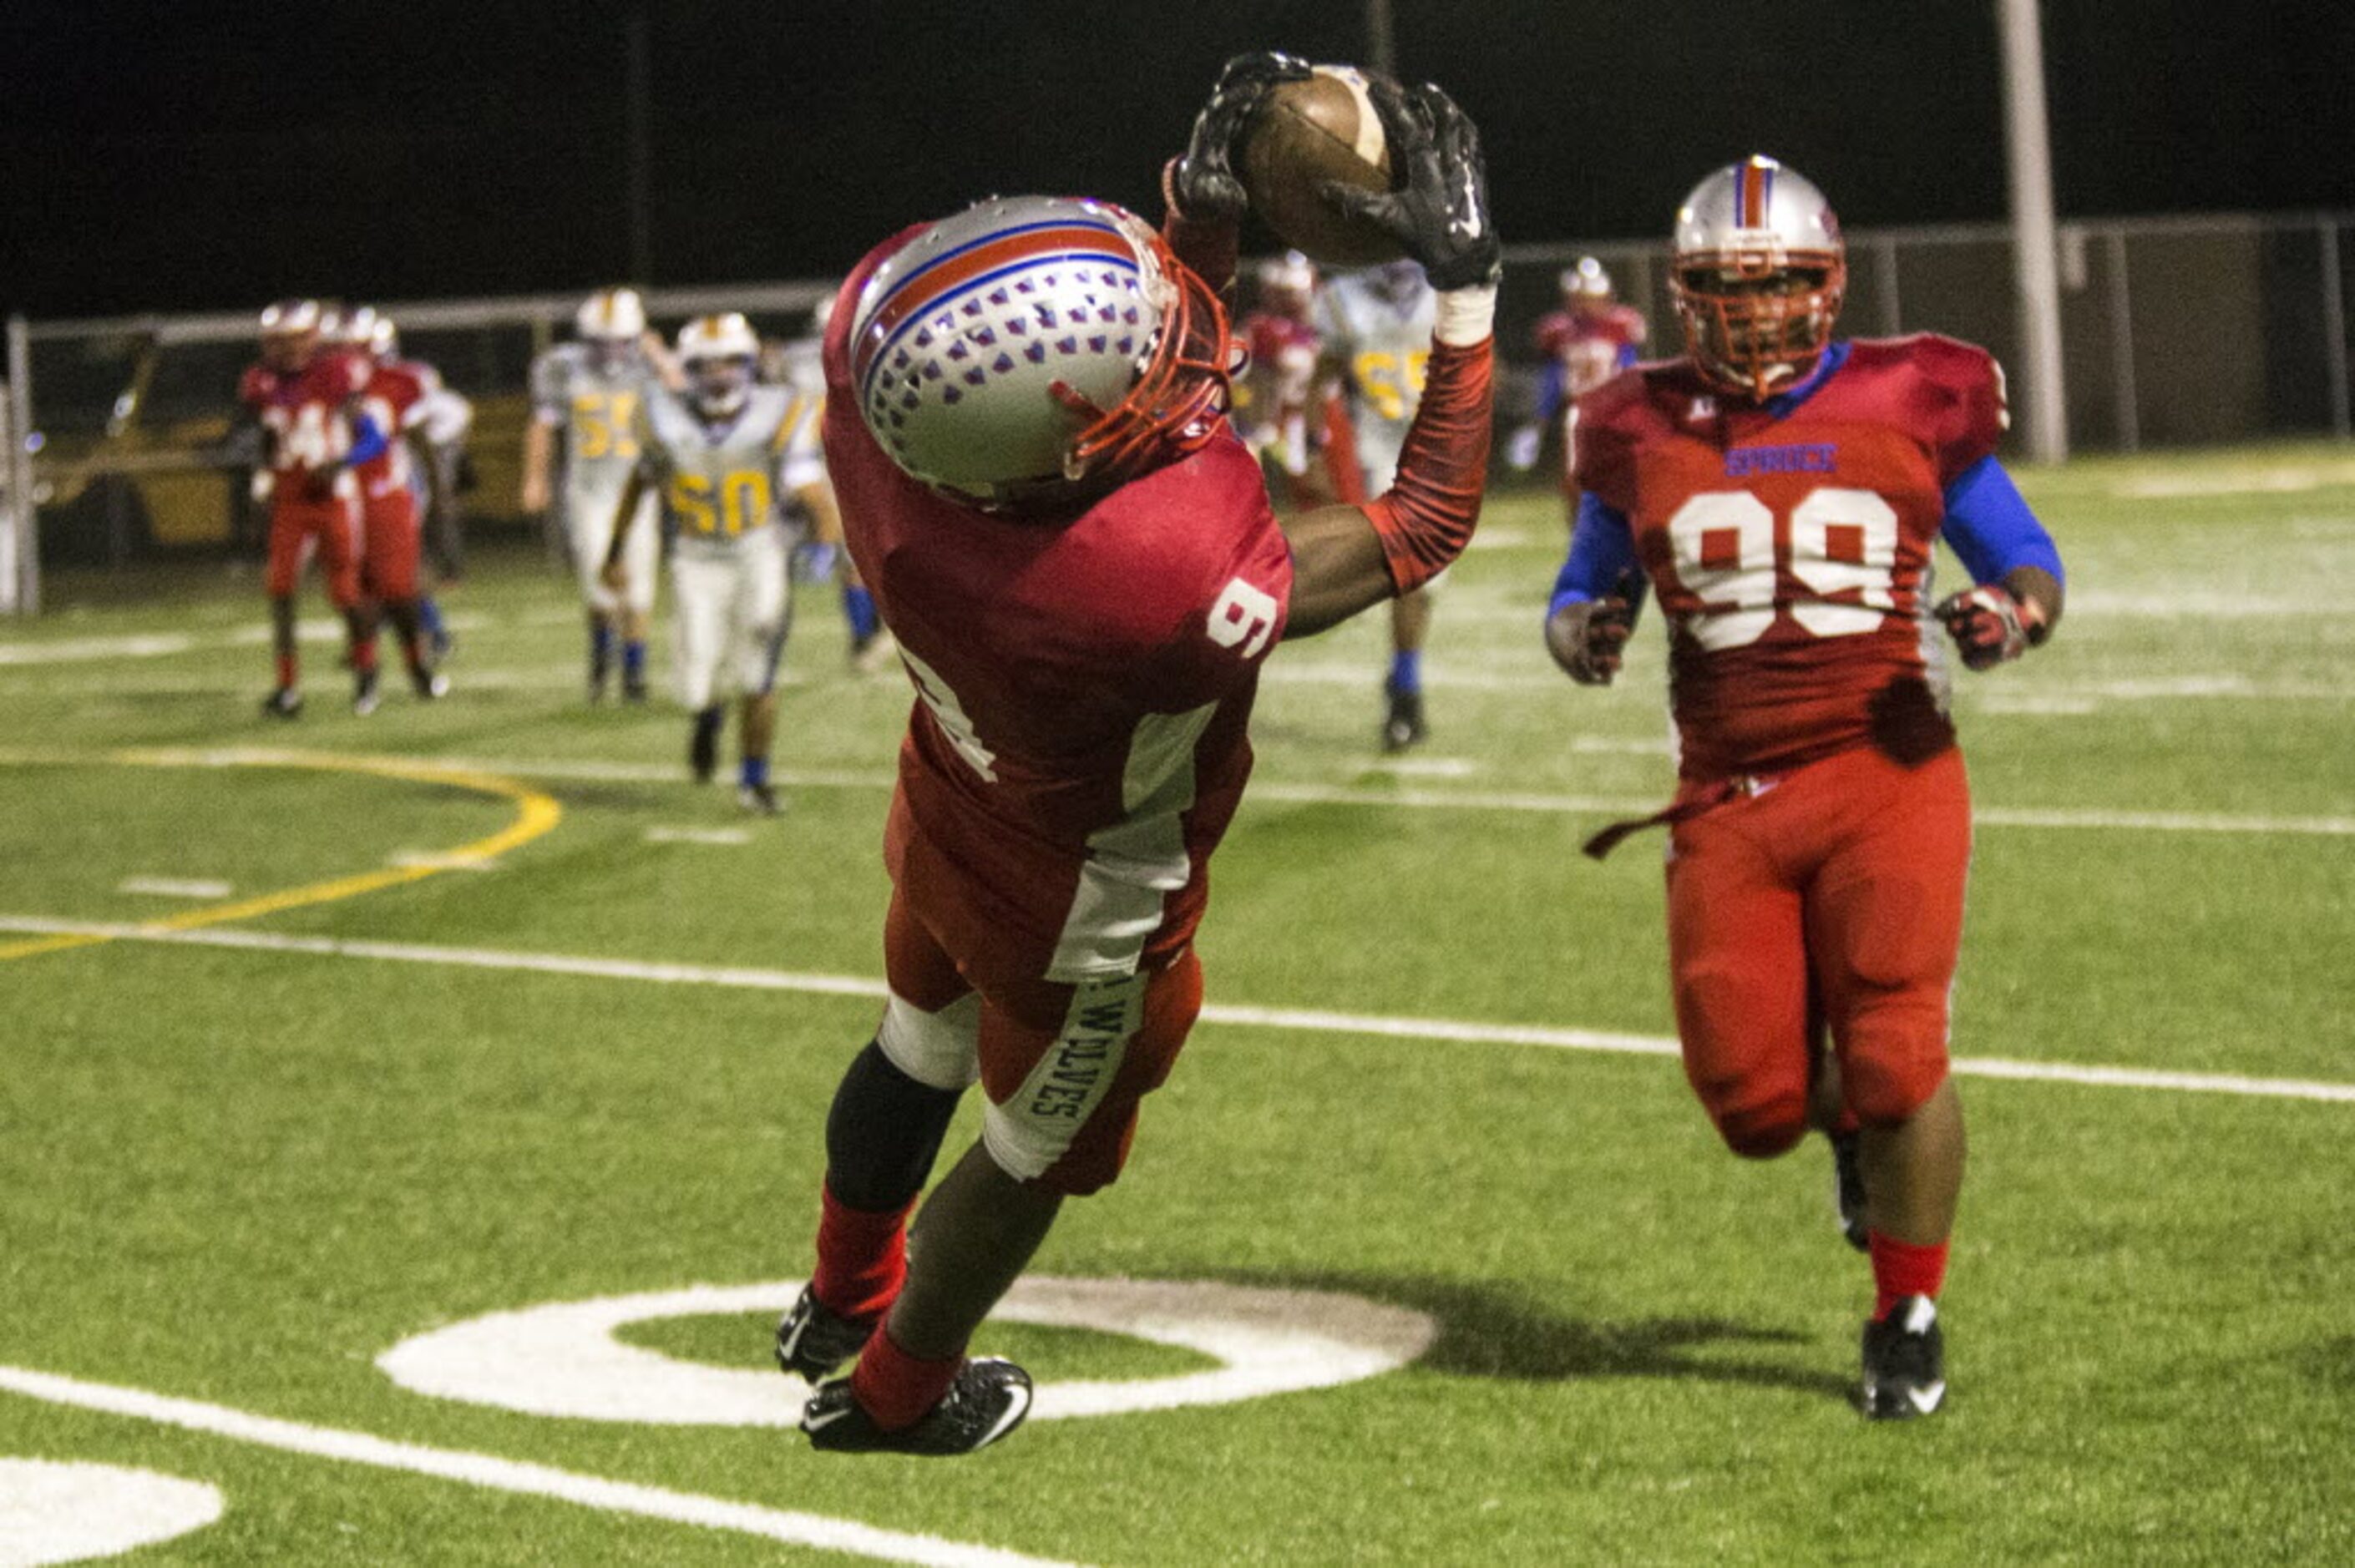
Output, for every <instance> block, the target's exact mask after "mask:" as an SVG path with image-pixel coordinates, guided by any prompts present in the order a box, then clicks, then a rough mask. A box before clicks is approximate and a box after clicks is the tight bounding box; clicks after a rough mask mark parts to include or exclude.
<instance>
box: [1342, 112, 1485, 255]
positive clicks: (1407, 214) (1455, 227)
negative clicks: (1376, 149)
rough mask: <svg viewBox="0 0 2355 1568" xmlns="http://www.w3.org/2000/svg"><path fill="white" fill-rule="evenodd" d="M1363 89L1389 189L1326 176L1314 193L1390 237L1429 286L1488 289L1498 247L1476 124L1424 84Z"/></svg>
mask: <svg viewBox="0 0 2355 1568" xmlns="http://www.w3.org/2000/svg"><path fill="white" fill-rule="evenodd" d="M1366 90H1367V95H1368V96H1369V97H1370V98H1371V99H1372V100H1373V101H1374V111H1375V112H1376V113H1378V114H1379V115H1380V116H1381V122H1382V134H1383V135H1384V136H1385V137H1386V138H1388V140H1389V142H1390V149H1391V182H1392V184H1393V185H1394V186H1395V187H1396V188H1394V189H1391V190H1387V191H1365V190H1359V189H1357V188H1355V187H1354V186H1350V185H1342V184H1340V183H1339V182H1338V181H1334V180H1327V181H1326V182H1325V183H1324V184H1323V185H1320V186H1318V187H1317V189H1318V194H1320V195H1322V196H1324V197H1325V198H1326V199H1327V201H1330V202H1332V203H1333V204H1334V205H1335V206H1337V207H1340V208H1341V209H1342V210H1343V211H1345V212H1350V213H1354V214H1356V215H1357V216H1358V217H1362V218H1364V219H1365V220H1366V221H1368V222H1369V223H1371V224H1372V225H1373V226H1374V227H1375V228H1379V229H1380V230H1381V231H1382V232H1383V233H1385V234H1387V235H1389V236H1390V237H1391V238H1393V239H1395V240H1397V241H1398V243H1399V248H1400V249H1402V250H1404V251H1405V252H1406V253H1407V254H1408V255H1409V256H1411V257H1412V258H1413V259H1414V260H1417V261H1419V262H1421V263H1422V264H1423V276H1424V277H1425V278H1427V279H1429V280H1430V281H1431V286H1432V287H1433V288H1434V289H1437V290H1440V291H1443V292H1444V291H1447V290H1450V289H1470V288H1476V287H1479V286H1481V285H1484V284H1486V285H1490V286H1493V285H1494V284H1495V283H1496V281H1497V279H1498V278H1500V277H1502V276H1503V275H1504V270H1505V269H1504V247H1503V246H1502V245H1501V244H1500V243H1499V242H1498V240H1497V226H1496V224H1495V223H1494V222H1492V221H1491V220H1490V219H1489V217H1488V164H1487V160H1486V159H1485V158H1483V157H1482V156H1481V154H1480V132H1479V130H1478V128H1477V127H1476V126H1475V125H1474V124H1473V123H1472V122H1471V120H1470V119H1469V118H1468V117H1467V116H1466V115H1465V112H1464V111H1462V110H1460V109H1458V108H1456V107H1455V100H1453V99H1451V98H1449V97H1448V96H1447V94H1445V93H1444V92H1442V91H1440V90H1439V89H1438V88H1436V87H1434V86H1433V85H1432V84H1431V83H1429V82H1425V83H1423V85H1422V86H1421V87H1416V88H1407V89H1401V88H1400V87H1399V86H1397V85H1396V84H1395V83H1393V82H1389V81H1384V80H1382V79H1380V78H1375V79H1371V80H1369V82H1368V83H1367V84H1366Z"/></svg>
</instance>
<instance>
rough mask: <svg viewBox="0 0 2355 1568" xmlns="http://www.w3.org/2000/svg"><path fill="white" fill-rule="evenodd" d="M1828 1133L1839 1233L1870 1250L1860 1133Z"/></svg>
mask: <svg viewBox="0 0 2355 1568" xmlns="http://www.w3.org/2000/svg"><path fill="white" fill-rule="evenodd" d="M1825 1136H1826V1137H1827V1138H1829V1139H1831V1144H1832V1208H1833V1210H1834V1212H1836V1213H1838V1215H1839V1228H1840V1234H1841V1235H1843V1236H1845V1237H1846V1238H1847V1239H1848V1245H1850V1246H1852V1247H1854V1248H1856V1250H1857V1251H1859V1252H1865V1251H1869V1250H1870V1247H1869V1245H1868V1244H1867V1242H1866V1239H1865V1223H1864V1166H1863V1164H1862V1163H1861V1162H1860V1161H1859V1160H1858V1158H1857V1150H1856V1139H1857V1135H1856V1134H1855V1133H1853V1132H1833V1133H1827V1134H1825Z"/></svg>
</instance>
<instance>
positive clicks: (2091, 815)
mask: <svg viewBox="0 0 2355 1568" xmlns="http://www.w3.org/2000/svg"><path fill="white" fill-rule="evenodd" d="M1614 744H1615V743H1614ZM1625 744H1626V745H1628V746H1630V747H1636V746H1639V745H1640V746H1642V747H1646V749H1648V748H1649V747H1650V745H1651V743H1649V742H1640V743H1639V742H1627V743H1625ZM251 754H252V753H251V750H250V748H245V747H221V748H219V749H218V751H216V752H214V753H212V754H211V755H213V756H215V757H217V758H218V759H219V760H220V761H221V762H222V763H223V764H224V765H227V764H229V763H231V762H234V761H236V760H238V759H240V758H244V757H247V756H250V755H251ZM21 758H33V759H34V760H37V761H41V762H45V763H58V762H69V761H75V760H79V759H78V758H75V757H72V756H70V755H68V754H63V753H59V752H51V751H40V752H33V751H27V750H23V749H17V748H9V747H0V766H5V765H6V764H8V763H10V762H12V761H16V760H19V759H21ZM418 760H421V761H431V762H432V763H433V764H434V765H435V766H437V767H444V768H461V769H465V770H469V771H473V772H478V773H496V774H500V775H503V776H506V777H509V778H524V779H591V780H596V781H600V782H605V783H632V784H677V785H679V786H680V787H681V788H685V787H686V784H687V780H686V779H684V778H683V777H681V770H680V768H678V767H677V765H676V764H674V763H667V762H615V761H607V760H601V759H598V758H577V759H566V758H461V757H434V758H419V759H418ZM88 761H89V763H90V765H91V766H92V767H102V766H105V765H106V763H107V758H106V757H105V756H104V754H102V753H92V754H91V756H90V757H89V758H88ZM771 778H772V780H773V782H774V783H775V784H777V785H778V787H780V788H781V789H890V788H891V784H892V775H891V773H890V771H889V770H888V769H884V768H785V769H780V770H779V771H777V772H775V773H773V774H772V775H771ZM1666 799H1667V789H1666V788H1665V785H1664V787H1663V789H1661V791H1660V792H1659V793H1658V794H1657V795H1653V794H1644V795H1557V794H1551V793H1549V792H1546V791H1544V790H1526V791H1517V790H1476V789H1414V788H1411V787H1409V788H1399V789H1387V788H1368V787H1365V786H1359V785H1348V784H1313V783H1285V782H1282V781H1280V780H1275V779H1267V778H1265V777H1264V776H1263V777H1262V778H1260V779H1255V780H1254V781H1253V782H1252V786H1251V789H1250V790H1249V791H1248V792H1247V793H1246V794H1245V796H1244V799H1243V810H1244V811H1245V813H1249V812H1250V811H1251V810H1252V804H1253V802H1259V803H1262V804H1264V803H1267V802H1271V801H1280V802H1283V803H1284V804H1288V805H1310V806H1383V807H1396V808H1399V809H1401V810H1439V811H1519V812H1530V813H1535V814H1538V815H1550V816H1600V817H1631V816H1646V815H1648V814H1649V813H1651V812H1653V811H1656V810H1658V809H1659V808H1660V806H1661V804H1662V803H1663V802H1664V801H1665V800H1666ZM1973 817H1974V820H1975V821H1977V824H1978V825H1979V826H1980V827H1983V828H2036V829H2052V830H2062V831H2069V832H2157V833H2248V834H2253V835H2257V836H2274V837H2287V838H2350V837H2355V816H2336V815H2320V816H2278V817H2277V816H2254V815H2244V814H2242V813H2239V812H2232V811H2110V810H2080V809H2073V808H2065V807H2006V806H1986V805H1982V806H1979V807H1977V808H1976V809H1975V810H1974V812H1973Z"/></svg>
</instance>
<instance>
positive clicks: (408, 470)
mask: <svg viewBox="0 0 2355 1568" xmlns="http://www.w3.org/2000/svg"><path fill="white" fill-rule="evenodd" d="M426 391H427V387H426V385H425V382H424V380H423V378H422V377H421V376H419V375H418V373H417V367H414V366H410V365H409V364H408V363H406V362H405V361H402V360H397V359H387V360H376V361H373V362H369V363H368V390H367V391H366V392H364V393H362V394H361V399H360V407H361V408H362V409H363V410H365V411H366V412H367V414H368V418H371V419H374V420H375V421H376V427H377V429H379V430H382V431H383V432H384V439H385V449H384V450H383V452H382V453H380V454H379V455H378V456H376V457H372V458H370V459H368V461H366V462H364V463H362V464H360V465H359V476H360V492H361V493H362V494H364V495H366V496H368V497H369V498H370V499H372V500H373V499H376V498H378V497H381V496H386V495H389V494H391V493H393V492H394V491H397V490H400V491H405V490H409V489H410V488H412V487H413V486H414V484H415V483H416V473H415V464H413V463H412V462H411V461H410V457H409V443H408V442H407V441H405V440H402V439H401V432H402V431H404V430H406V429H408V428H409V423H410V419H412V418H414V417H415V414H414V412H413V411H414V410H415V408H417V406H418V404H420V403H421V402H423V401H424V399H425V394H426Z"/></svg>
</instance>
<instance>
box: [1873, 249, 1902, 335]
mask: <svg viewBox="0 0 2355 1568" xmlns="http://www.w3.org/2000/svg"><path fill="white" fill-rule="evenodd" d="M1872 257H1873V260H1875V261H1876V262H1878V263H1879V270H1880V272H1881V335H1883V336H1884V337H1895V336H1896V335H1897V334H1900V333H1902V332H1903V331H1904V330H1905V327H1904V320H1905V315H1904V312H1903V310H1902V308H1901V307H1902V301H1900V300H1899V298H1898V295H1897V241H1895V240H1894V239H1882V240H1881V241H1880V242H1879V243H1877V244H1876V245H1874V246H1873V248H1872Z"/></svg>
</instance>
